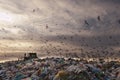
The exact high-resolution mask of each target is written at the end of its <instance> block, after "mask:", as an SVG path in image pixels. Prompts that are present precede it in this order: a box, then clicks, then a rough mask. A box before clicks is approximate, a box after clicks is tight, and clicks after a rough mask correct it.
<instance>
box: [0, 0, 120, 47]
mask: <svg viewBox="0 0 120 80" xmlns="http://www.w3.org/2000/svg"><path fill="white" fill-rule="evenodd" d="M119 4H120V0H31V1H30V0H21V1H18V0H12V1H10V0H0V10H2V11H1V13H2V12H4V11H6V12H5V13H7V14H8V15H9V14H13V15H14V16H15V20H14V21H17V22H15V23H12V24H10V25H9V22H8V23H5V24H4V25H5V26H7V27H6V28H5V29H4V30H3V29H2V28H3V27H4V25H3V23H1V30H0V33H1V34H0V36H1V37H3V35H5V37H4V39H2V38H1V40H5V39H6V40H10V39H12V40H18V41H19V40H22V41H25V42H27V41H29V40H31V43H35V42H38V43H39V44H40V43H41V41H43V43H42V44H46V43H44V42H45V41H50V42H51V41H52V42H53V43H54V42H58V43H59V42H61V41H63V43H68V44H70V45H72V46H77V47H79V46H83V47H95V46H105V47H119V44H118V43H119V40H120V39H119V36H120V32H119V28H120V23H119V20H120V16H119V14H120V11H119V9H120V5H119ZM0 15H1V14H0ZM18 16H20V19H19V20H18ZM98 17H99V18H98ZM46 26H47V27H46ZM58 36H59V37H61V39H60V38H59V37H58ZM94 36H95V37H94ZM109 36H112V37H113V38H112V39H109ZM71 37H73V38H71ZM117 37H118V38H117ZM82 40H83V41H82ZM39 44H38V45H39ZM8 45H9V44H8ZM33 46H34V45H33ZM68 47H69V46H68Z"/></svg>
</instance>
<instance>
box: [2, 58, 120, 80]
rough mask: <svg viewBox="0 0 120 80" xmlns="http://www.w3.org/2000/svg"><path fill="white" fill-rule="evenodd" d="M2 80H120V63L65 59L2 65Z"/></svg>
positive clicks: (14, 62) (37, 60) (12, 62)
mask: <svg viewBox="0 0 120 80" xmlns="http://www.w3.org/2000/svg"><path fill="white" fill-rule="evenodd" d="M0 80H120V62H117V61H111V62H104V61H102V62H96V61H90V62H88V61H87V60H74V59H64V58H46V59H34V60H33V59H31V60H27V61H22V60H21V61H10V62H6V63H1V64H0Z"/></svg>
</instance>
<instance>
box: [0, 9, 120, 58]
mask: <svg viewBox="0 0 120 80" xmlns="http://www.w3.org/2000/svg"><path fill="white" fill-rule="evenodd" d="M33 12H36V9H33ZM97 20H98V21H102V19H101V17H100V16H98V17H97ZM118 23H119V24H120V20H118ZM84 24H86V25H88V26H90V23H89V21H87V20H84ZM15 27H16V26H15ZM45 28H46V30H47V31H49V32H50V33H51V32H52V33H53V32H54V33H55V34H57V36H56V37H55V39H56V40H55V41H56V42H57V44H52V43H51V41H52V40H53V39H46V38H44V36H40V39H41V42H42V43H43V44H44V45H43V46H40V47H39V49H40V50H38V51H41V52H42V51H43V52H44V53H45V55H48V56H49V55H56V56H58V55H59V56H65V57H77V58H79V57H88V58H92V57H93V58H95V57H106V58H108V57H110V56H111V55H112V57H113V56H114V55H115V56H114V57H118V56H120V54H119V53H120V51H117V52H115V50H114V49H113V48H112V47H109V44H108V46H106V45H104V43H103V45H101V44H102V42H104V40H102V38H99V37H94V38H93V39H92V40H93V42H92V43H94V41H95V42H98V44H100V45H96V44H97V43H96V44H95V45H91V44H90V43H89V40H87V38H85V37H80V36H79V34H80V32H79V31H78V33H79V34H77V33H76V32H71V33H72V34H73V35H71V36H65V35H60V34H59V33H57V32H56V31H52V30H51V29H50V27H49V26H48V24H46V25H45ZM0 31H6V30H5V28H2V29H1V30H0ZM3 39H5V38H4V37H3ZM107 39H108V41H109V40H110V41H114V38H113V36H108V37H107ZM30 40H31V41H32V40H34V39H33V38H32V39H30ZM111 43H113V42H111ZM113 44H114V45H119V44H120V43H119V40H116V42H115V43H113ZM7 47H9V46H7ZM29 48H30V49H31V48H33V46H29ZM115 53H116V54H115ZM5 56H6V55H5Z"/></svg>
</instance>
